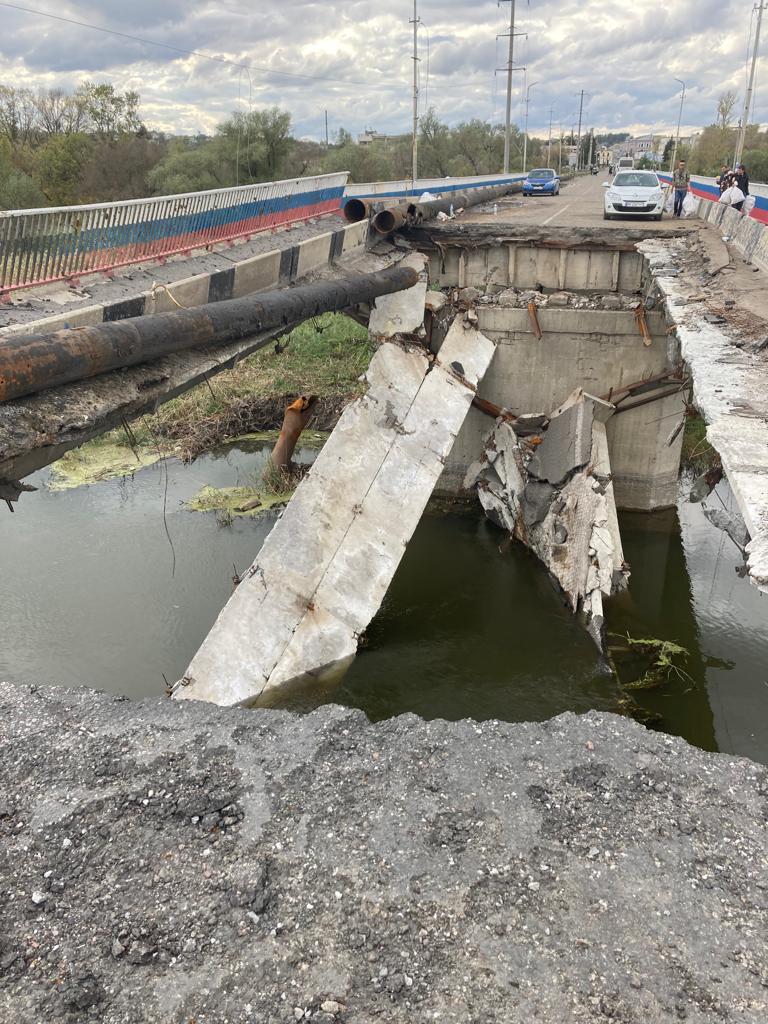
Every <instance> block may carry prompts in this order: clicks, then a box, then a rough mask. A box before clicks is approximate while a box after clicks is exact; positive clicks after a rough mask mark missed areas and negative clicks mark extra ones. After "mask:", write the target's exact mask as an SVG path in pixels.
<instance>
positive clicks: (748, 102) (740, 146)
mask: <svg viewBox="0 0 768 1024" xmlns="http://www.w3.org/2000/svg"><path fill="white" fill-rule="evenodd" d="M756 9H757V28H756V29H755V48H754V50H753V51H752V68H751V70H750V72H749V85H748V86H747V94H746V96H745V97H744V113H743V114H742V115H741V128H740V129H739V139H738V142H737V143H736V156H735V157H734V160H733V166H734V167H737V166H738V165H739V164H740V163H741V158H742V156H743V155H744V140H745V138H746V135H747V121H748V120H749V108H750V107H751V106H752V90H753V89H754V86H755V68H756V67H757V56H758V50H759V48H760V27H761V26H762V24H763V11H764V10H765V4H764V3H763V0H760V6H759V7H758V8H756Z"/></svg>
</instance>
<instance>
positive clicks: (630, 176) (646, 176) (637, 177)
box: [613, 171, 659, 188]
mask: <svg viewBox="0 0 768 1024" xmlns="http://www.w3.org/2000/svg"><path fill="white" fill-rule="evenodd" d="M613 184H614V185H615V186H616V187H617V188H627V187H630V188H658V187H659V179H658V178H657V177H656V175H655V174H652V173H651V172H650V171H646V172H645V173H643V172H642V171H632V172H631V173H630V172H629V171H625V172H624V173H623V174H617V175H616V177H615V178H614V179H613Z"/></svg>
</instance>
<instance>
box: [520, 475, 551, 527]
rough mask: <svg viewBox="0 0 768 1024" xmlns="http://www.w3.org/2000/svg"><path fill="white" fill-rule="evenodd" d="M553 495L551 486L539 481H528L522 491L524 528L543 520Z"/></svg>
mask: <svg viewBox="0 0 768 1024" xmlns="http://www.w3.org/2000/svg"><path fill="white" fill-rule="evenodd" d="M555 493H556V492H555V488H554V487H553V486H552V484H548V483H544V482H542V481H541V480H534V479H531V480H528V482H527V483H526V485H525V490H524V491H523V522H524V523H525V525H526V526H534V525H535V524H536V523H540V522H541V521H542V520H543V519H544V517H545V516H546V514H547V512H549V508H550V506H551V504H552V501H553V499H554V497H555Z"/></svg>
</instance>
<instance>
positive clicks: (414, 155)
mask: <svg viewBox="0 0 768 1024" xmlns="http://www.w3.org/2000/svg"><path fill="white" fill-rule="evenodd" d="M417 2H418V0H413V21H412V22H411V24H412V25H413V148H412V150H411V177H412V179H413V188H414V190H415V189H416V182H417V181H418V178H419V160H418V149H419V12H418V10H417V7H416V5H417Z"/></svg>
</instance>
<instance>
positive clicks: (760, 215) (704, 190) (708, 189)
mask: <svg viewBox="0 0 768 1024" xmlns="http://www.w3.org/2000/svg"><path fill="white" fill-rule="evenodd" d="M659 177H660V178H661V180H662V181H663V182H664V183H665V184H667V185H669V184H671V182H672V176H671V175H669V174H659ZM749 191H750V192H751V193H752V195H753V196H754V197H755V205H754V207H753V208H752V210H751V212H750V214H749V216H750V217H751V218H752V219H753V220H758V221H760V222H761V223H762V224H768V185H762V184H758V183H754V182H751V183H750V186H749ZM691 192H693V194H694V195H696V196H698V197H699V199H710V200H711V201H712V202H713V203H716V202H717V201H718V200H719V198H720V189H719V187H718V186H717V185H716V184H715V179H714V178H702V177H701V176H700V175H698V174H693V175H691Z"/></svg>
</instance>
